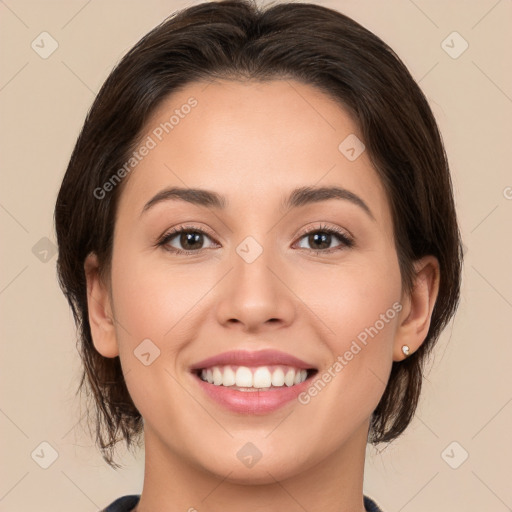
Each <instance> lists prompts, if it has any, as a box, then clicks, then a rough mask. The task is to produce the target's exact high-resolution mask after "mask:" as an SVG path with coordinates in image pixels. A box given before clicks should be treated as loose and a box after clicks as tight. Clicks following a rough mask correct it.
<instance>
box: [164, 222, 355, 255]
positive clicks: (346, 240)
mask: <svg viewBox="0 0 512 512" xmlns="http://www.w3.org/2000/svg"><path fill="white" fill-rule="evenodd" d="M182 233H196V234H202V235H206V236H208V237H209V238H211V239H213V237H212V236H210V234H209V233H208V232H206V231H204V230H203V229H200V228H197V227H195V226H178V227H176V228H174V229H173V230H172V231H170V232H168V233H166V234H164V235H163V236H162V237H161V238H160V239H159V240H158V241H157V243H156V244H155V245H156V246H157V247H163V248H164V249H165V250H166V251H169V252H171V253H174V254H183V255H192V254H196V255H197V254H199V253H201V252H203V251H204V250H206V248H202V249H198V250H195V251H190V250H184V249H176V248H175V247H172V248H169V247H166V245H167V244H168V243H169V242H170V241H171V240H172V239H173V238H175V237H176V235H181V234H182ZM313 233H325V234H329V235H335V236H336V237H337V238H338V239H339V241H340V242H341V245H339V246H336V247H331V248H330V249H323V250H322V249H305V250H306V251H309V252H313V253H316V254H317V255H319V254H326V253H328V254H330V253H332V252H335V251H339V250H342V249H343V248H351V247H353V246H354V245H355V243H354V240H353V239H352V238H350V237H349V236H348V235H347V234H346V233H345V232H344V231H342V230H341V229H338V228H335V227H327V226H320V227H318V228H314V229H311V230H309V231H306V232H304V233H302V234H301V235H300V236H299V240H301V239H302V238H304V237H305V236H308V235H311V234H313Z"/></svg>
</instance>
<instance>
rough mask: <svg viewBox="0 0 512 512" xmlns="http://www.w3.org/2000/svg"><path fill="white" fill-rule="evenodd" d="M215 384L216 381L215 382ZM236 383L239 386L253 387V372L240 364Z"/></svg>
mask: <svg viewBox="0 0 512 512" xmlns="http://www.w3.org/2000/svg"><path fill="white" fill-rule="evenodd" d="M214 384H215V382H214ZM235 384H236V385H237V387H239V388H252V387H253V386H252V372H251V370H249V368H247V367H246V366H239V367H238V370H237V371H236V374H235Z"/></svg>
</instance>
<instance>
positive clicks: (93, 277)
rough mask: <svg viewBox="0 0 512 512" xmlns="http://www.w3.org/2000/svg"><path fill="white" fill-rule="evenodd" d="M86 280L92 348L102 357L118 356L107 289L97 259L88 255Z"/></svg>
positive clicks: (91, 254) (85, 268)
mask: <svg viewBox="0 0 512 512" xmlns="http://www.w3.org/2000/svg"><path fill="white" fill-rule="evenodd" d="M84 270H85V277H86V280H87V309H88V311H89V325H90V327H91V335H92V341H93V344H94V347H95V348H96V350H97V351H98V352H99V353H100V354H101V355H102V356H104V357H116V356H118V355H119V349H118V347H117V339H116V332H115V327H114V315H113V314H112V311H113V310H112V305H111V303H110V296H109V292H108V289H107V287H106V286H105V284H104V283H103V281H102V279H101V276H100V272H99V263H98V257H97V256H96V254H94V253H90V254H89V255H88V256H87V258H86V259H85V263H84Z"/></svg>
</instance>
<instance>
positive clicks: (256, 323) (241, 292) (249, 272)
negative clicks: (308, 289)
mask: <svg viewBox="0 0 512 512" xmlns="http://www.w3.org/2000/svg"><path fill="white" fill-rule="evenodd" d="M251 249H254V247H252V248H251ZM240 254H242V256H240ZM271 256H272V255H271V250H267V249H265V250H263V251H262V252H261V254H260V255H259V256H258V257H257V258H256V259H255V260H254V261H251V259H250V258H249V259H247V258H245V256H244V254H243V252H242V251H240V253H237V252H235V254H234V255H233V258H232V270H231V271H230V272H229V274H228V275H227V276H226V279H223V280H222V282H221V283H219V284H220V287H219V289H218V290H217V292H218V294H219V295H218V304H217V318H218V321H219V323H221V324H222V325H223V326H224V327H229V328H236V329H240V330H242V331H243V332H268V331H269V330H275V329H279V328H282V327H286V326H288V325H290V324H291V323H292V322H293V320H294V318H295V315H296V304H295V301H296V300H297V299H296V296H295V295H294V293H293V291H292V290H293V283H292V282H290V281H292V280H293V278H292V277H291V272H290V271H289V270H288V271H286V265H283V264H282V262H281V263H280V262H279V261H278V259H277V258H273V257H271ZM288 269H289V266H288Z"/></svg>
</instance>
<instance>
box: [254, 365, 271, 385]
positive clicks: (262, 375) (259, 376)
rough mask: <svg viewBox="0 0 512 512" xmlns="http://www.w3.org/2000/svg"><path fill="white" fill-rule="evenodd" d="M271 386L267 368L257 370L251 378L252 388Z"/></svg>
mask: <svg viewBox="0 0 512 512" xmlns="http://www.w3.org/2000/svg"><path fill="white" fill-rule="evenodd" d="M271 385H272V375H271V374H270V370H269V369H268V368H265V367H262V368H257V369H256V371H255V372H254V376H253V387H255V388H269V387H270V386H271Z"/></svg>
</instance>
